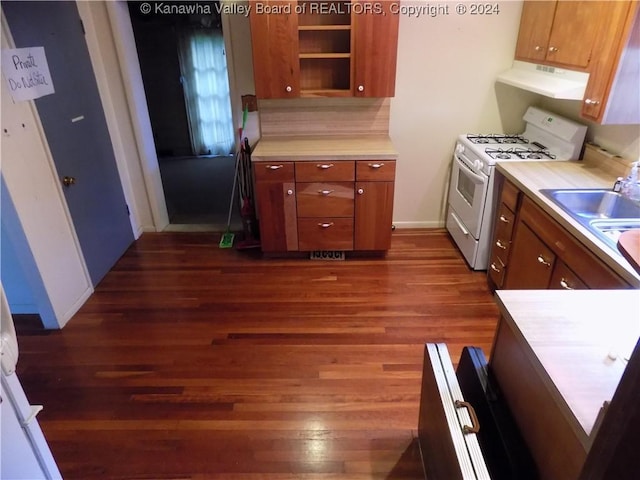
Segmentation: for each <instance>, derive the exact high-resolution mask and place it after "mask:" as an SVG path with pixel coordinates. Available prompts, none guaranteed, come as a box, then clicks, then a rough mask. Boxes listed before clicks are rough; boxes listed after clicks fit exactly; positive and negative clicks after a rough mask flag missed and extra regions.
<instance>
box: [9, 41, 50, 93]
mask: <svg viewBox="0 0 640 480" xmlns="http://www.w3.org/2000/svg"><path fill="white" fill-rule="evenodd" d="M2 74H3V75H4V78H5V80H6V81H7V85H8V86H9V91H10V92H11V96H12V97H13V100H14V101H16V102H20V101H24V100H33V99H35V98H39V97H43V96H44V95H49V94H51V93H54V89H53V81H52V80H51V74H50V73H49V65H48V64H47V57H46V56H45V54H44V47H30V48H11V49H2Z"/></svg>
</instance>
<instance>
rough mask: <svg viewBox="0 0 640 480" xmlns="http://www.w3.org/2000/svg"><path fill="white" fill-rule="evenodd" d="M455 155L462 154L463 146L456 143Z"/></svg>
mask: <svg viewBox="0 0 640 480" xmlns="http://www.w3.org/2000/svg"><path fill="white" fill-rule="evenodd" d="M456 153H464V145H462V144H460V143H458V144H457V145H456Z"/></svg>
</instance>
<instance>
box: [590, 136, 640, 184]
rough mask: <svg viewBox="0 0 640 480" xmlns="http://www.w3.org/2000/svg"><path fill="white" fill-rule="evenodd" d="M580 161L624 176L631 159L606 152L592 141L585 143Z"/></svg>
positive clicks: (612, 173)
mask: <svg viewBox="0 0 640 480" xmlns="http://www.w3.org/2000/svg"><path fill="white" fill-rule="evenodd" d="M582 161H583V163H584V164H585V165H589V166H592V167H598V168H599V169H600V170H603V171H605V172H607V173H609V174H611V175H615V176H616V177H626V176H627V175H628V174H629V169H630V167H631V164H632V163H633V162H632V161H631V160H628V159H626V158H623V157H620V156H619V155H616V154H613V153H611V152H608V151H606V150H604V149H602V148H601V147H600V146H599V145H595V144H593V143H587V144H585V148H584V156H583V157H582Z"/></svg>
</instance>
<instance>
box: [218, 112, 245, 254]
mask: <svg viewBox="0 0 640 480" xmlns="http://www.w3.org/2000/svg"><path fill="white" fill-rule="evenodd" d="M248 113H249V110H248V107H247V106H246V105H245V108H244V111H243V112H242V127H240V131H239V135H240V148H238V151H237V152H236V166H235V170H234V172H233V187H232V188H231V198H230V199H229V215H228V216H227V230H226V231H225V232H224V233H223V234H222V237H221V238H220V248H231V247H233V238H234V237H235V235H234V234H233V233H231V213H232V212H233V201H234V197H235V196H236V183H237V182H238V165H239V164H240V159H241V156H242V133H243V132H244V129H245V127H246V126H247V115H248Z"/></svg>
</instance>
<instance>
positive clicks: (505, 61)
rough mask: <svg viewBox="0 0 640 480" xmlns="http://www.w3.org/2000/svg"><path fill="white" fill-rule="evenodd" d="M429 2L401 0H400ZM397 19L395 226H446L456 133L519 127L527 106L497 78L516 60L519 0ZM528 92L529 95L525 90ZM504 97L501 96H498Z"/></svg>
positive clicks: (393, 130) (393, 124) (393, 125)
mask: <svg viewBox="0 0 640 480" xmlns="http://www.w3.org/2000/svg"><path fill="white" fill-rule="evenodd" d="M406 4H409V5H424V2H403V5H406ZM439 5H447V6H449V14H448V15H438V16H436V17H428V16H424V17H420V18H412V17H409V16H407V15H402V16H401V17H400V31H399V38H398V66H397V76H396V95H395V98H393V99H392V101H391V122H390V134H391V138H392V140H393V142H394V144H395V146H396V148H397V150H398V151H399V153H400V157H399V160H398V164H397V173H396V175H397V176H396V195H395V209H394V224H395V225H396V226H398V227H441V226H443V222H444V207H445V205H446V193H447V183H448V178H449V173H450V165H451V160H452V154H453V147H454V144H455V140H456V137H457V136H458V135H460V134H463V133H473V132H478V133H481V132H484V133H499V132H503V131H512V132H513V131H515V132H518V131H521V128H522V120H521V117H522V114H523V113H524V111H525V109H526V106H527V105H528V101H527V98H521V97H520V95H519V92H516V91H514V90H513V89H501V90H497V89H496V86H495V78H496V76H497V75H498V73H500V72H502V71H504V70H506V69H508V68H509V67H510V66H511V63H512V62H513V54H514V50H515V41H516V37H517V32H518V26H519V21H520V12H521V9H522V4H521V3H520V2H511V1H506V2H499V8H500V12H499V13H498V14H496V15H487V16H472V15H469V14H467V15H458V14H457V13H456V12H455V9H454V7H455V5H456V4H455V3H452V2H442V3H440V4H439ZM525 97H526V96H525ZM499 100H500V101H499Z"/></svg>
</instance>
